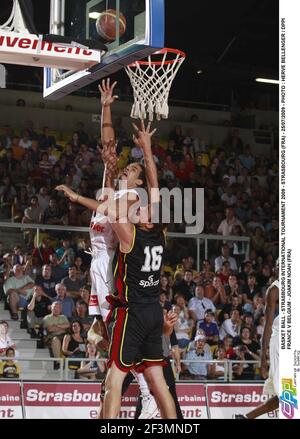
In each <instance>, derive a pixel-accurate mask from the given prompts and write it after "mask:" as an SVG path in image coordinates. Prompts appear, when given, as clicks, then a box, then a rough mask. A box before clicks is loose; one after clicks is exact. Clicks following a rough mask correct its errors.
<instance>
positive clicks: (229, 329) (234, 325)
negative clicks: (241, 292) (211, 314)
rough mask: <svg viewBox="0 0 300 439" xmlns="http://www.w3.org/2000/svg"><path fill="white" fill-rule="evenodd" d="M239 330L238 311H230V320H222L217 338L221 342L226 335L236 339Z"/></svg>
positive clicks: (239, 319)
mask: <svg viewBox="0 0 300 439" xmlns="http://www.w3.org/2000/svg"><path fill="white" fill-rule="evenodd" d="M240 329H241V318H240V313H239V311H238V309H232V310H231V312H230V319H226V320H224V322H223V323H222V325H221V328H220V332H219V337H220V340H223V339H224V337H225V336H226V335H231V337H233V338H234V337H238V336H239V335H240Z"/></svg>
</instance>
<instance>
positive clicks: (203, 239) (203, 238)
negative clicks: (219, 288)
mask: <svg viewBox="0 0 300 439" xmlns="http://www.w3.org/2000/svg"><path fill="white" fill-rule="evenodd" d="M1 227H4V228H13V229H20V230H28V229H35V230H36V240H37V242H38V243H39V242H40V231H41V230H55V231H57V230H58V229H59V230H60V231H63V230H64V231H66V232H85V233H88V232H89V228H88V227H75V226H60V225H59V226H58V225H49V224H21V223H13V222H8V221H0V228H1ZM167 236H168V237H169V238H171V239H174V238H180V239H191V238H192V239H196V244H197V257H196V268H197V271H200V267H201V266H200V261H201V248H200V245H201V244H202V243H204V258H205V259H207V258H208V241H210V240H211V241H226V242H227V241H229V242H230V241H231V242H232V241H234V242H246V243H247V248H246V255H245V257H246V259H248V258H249V253H250V238H249V237H248V236H233V235H230V236H222V235H210V234H205V233H200V234H187V233H175V232H168V234H167Z"/></svg>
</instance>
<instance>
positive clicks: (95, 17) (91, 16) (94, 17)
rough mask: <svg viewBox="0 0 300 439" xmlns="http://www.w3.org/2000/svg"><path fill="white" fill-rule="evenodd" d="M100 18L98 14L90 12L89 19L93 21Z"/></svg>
mask: <svg viewBox="0 0 300 439" xmlns="http://www.w3.org/2000/svg"><path fill="white" fill-rule="evenodd" d="M99 16H100V12H90V13H89V18H92V19H93V20H97V18H98V17H99Z"/></svg>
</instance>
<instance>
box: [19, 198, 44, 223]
mask: <svg viewBox="0 0 300 439" xmlns="http://www.w3.org/2000/svg"><path fill="white" fill-rule="evenodd" d="M42 213H43V211H42V209H41V207H40V206H39V203H38V197H37V196H36V195H33V196H32V197H31V198H30V206H29V207H27V208H26V209H25V210H24V216H23V219H22V223H25V224H26V223H27V224H39V223H40V222H41V218H42Z"/></svg>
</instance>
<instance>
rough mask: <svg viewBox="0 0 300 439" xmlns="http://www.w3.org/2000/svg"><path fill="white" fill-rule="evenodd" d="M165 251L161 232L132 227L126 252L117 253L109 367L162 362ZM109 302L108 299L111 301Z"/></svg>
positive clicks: (128, 366)
mask: <svg viewBox="0 0 300 439" xmlns="http://www.w3.org/2000/svg"><path fill="white" fill-rule="evenodd" d="M164 251H165V236H164V233H163V232H156V231H152V230H150V231H147V230H142V229H140V228H138V227H135V226H134V238H133V243H132V246H131V249H130V251H129V252H128V253H123V252H121V251H119V252H118V257H117V263H116V269H115V287H116V293H115V295H114V297H113V298H112V297H111V298H109V297H108V298H107V300H110V299H113V302H114V306H115V308H114V310H113V314H112V322H113V326H112V334H111V344H110V349H109V366H110V365H111V364H112V363H113V362H115V363H116V365H117V367H118V368H119V369H121V370H123V371H129V370H130V369H131V368H133V367H134V368H135V369H137V370H143V368H144V367H147V365H153V364H163V352H162V342H161V336H162V331H163V312H162V307H161V305H160V303H159V282H160V271H161V267H162V264H163V255H164ZM110 301H111V300H110Z"/></svg>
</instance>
